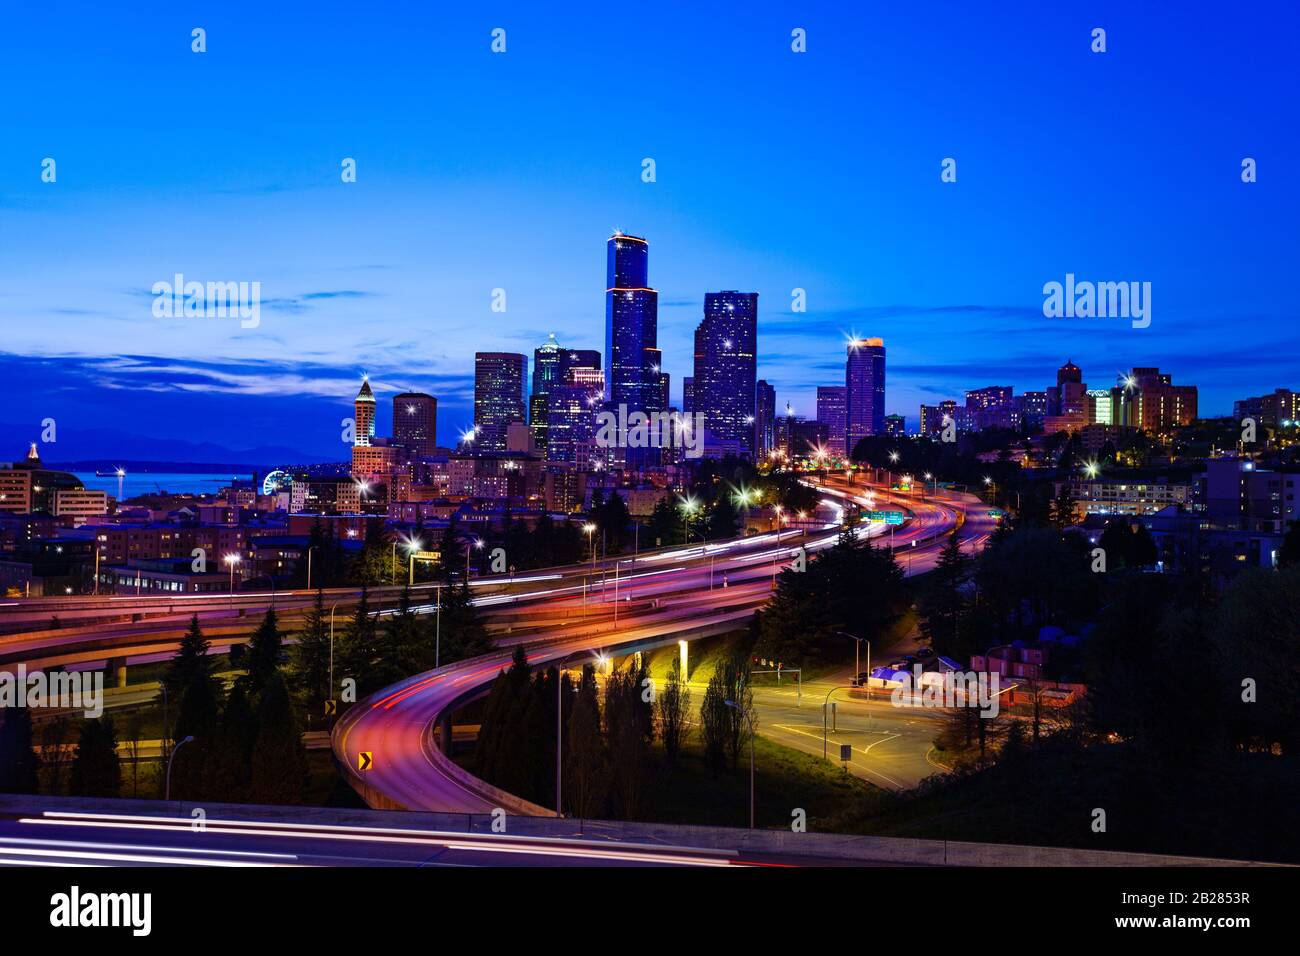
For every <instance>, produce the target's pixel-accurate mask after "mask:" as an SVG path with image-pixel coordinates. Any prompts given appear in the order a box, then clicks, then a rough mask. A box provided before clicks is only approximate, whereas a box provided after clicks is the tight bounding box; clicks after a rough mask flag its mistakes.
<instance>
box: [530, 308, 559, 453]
mask: <svg viewBox="0 0 1300 956" xmlns="http://www.w3.org/2000/svg"><path fill="white" fill-rule="evenodd" d="M563 354H564V350H563V349H562V348H560V343H559V342H557V341H556V340H555V333H554V332H552V333H551V334H550V335H549V336H548V337H547V339H546V341H545V342H543V343H542V344H541V345H539V346H538V347H537V348H535V349H534V350H533V391H532V394H531V395H529V396H528V423H529V424H530V425H531V426H532V429H533V441H535V442H536V443H537V447H538V448H545V447H546V419H547V411H548V402H549V399H550V395H551V390H552V389H553V388H555V386H556V385H558V384H559V383H560V380H561V379H562V378H563V375H562V373H561V371H560V363H561V358H560V357H561V356H562V355H563Z"/></svg>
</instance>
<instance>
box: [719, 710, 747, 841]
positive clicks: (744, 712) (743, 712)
mask: <svg viewBox="0 0 1300 956" xmlns="http://www.w3.org/2000/svg"><path fill="white" fill-rule="evenodd" d="M723 703H724V704H726V705H727V706H728V707H730V708H731V709H732V710H734V711H736V712H737V713H740V714H743V715H744V717H745V721H746V722H747V723H748V724H749V828H750V829H751V830H752V829H754V715H753V713H752V711H753V708H752V707H751V708H748V709H746V708H743V707H741V706H740V705H739V704H737V703H736V702H735V701H734V700H726V701H723Z"/></svg>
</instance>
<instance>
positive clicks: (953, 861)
mask: <svg viewBox="0 0 1300 956" xmlns="http://www.w3.org/2000/svg"><path fill="white" fill-rule="evenodd" d="M199 807H201V808H202V809H203V810H204V812H205V813H206V814H207V818H208V820H209V821H213V820H240V821H249V822H262V823H296V824H308V825H310V824H317V825H324V826H336V827H339V826H342V827H392V828H397V829H409V830H421V831H433V832H442V833H491V832H492V822H493V821H492V817H491V815H490V814H483V813H473V814H471V813H412V812H399V811H392V810H361V809H338V808H327V807H284V806H262V805H255V804H227V803H207V802H198V803H194V802H189V801H184V802H182V801H174V800H173V801H166V802H164V801H161V800H104V799H85V798H79V797H46V796H24V795H15V794H0V813H3V814H5V815H8V816H16V815H33V816H35V815H39V814H41V813H43V812H65V813H66V812H81V813H122V814H138V815H148V816H169V817H175V818H177V819H179V820H184V821H186V822H189V820H190V819H191V818H190V812H191V811H192V810H194V809H196V808H199ZM506 826H507V833H508V834H509V835H511V836H524V837H544V838H549V839H583V840H591V841H607V842H611V843H613V842H618V843H634V844H643V845H649V846H655V847H659V848H664V847H685V848H692V849H700V850H715V851H719V852H723V853H730V854H733V855H736V856H738V857H740V858H742V859H743V858H744V856H745V855H746V854H762V855H767V856H797V857H800V858H802V859H804V860H813V861H814V862H815V860H816V859H818V858H823V859H827V860H838V861H851V862H857V863H860V864H862V865H865V866H869V865H894V866H1034V867H1090V866H1111V867H1114V866H1125V867H1128V866H1137V867H1164V866H1173V867H1202V866H1280V865H1285V864H1270V863H1260V862H1255V861H1248V860H1226V859H1216V858H1211V857H1189V856H1169V855H1163V854H1156V853H1123V852H1117V851H1109V850H1078V849H1070V848H1065V847H1041V846H1019V845H1014V844H1000V843H967V842H961V841H953V840H918V839H908V838H898V837H879V836H857V835H852V834H841V833H793V832H790V831H788V830H741V829H733V828H728V827H700V826H685V825H678V824H659V823H627V822H621V821H617V820H576V819H567V818H566V819H556V818H555V817H546V816H511V817H509V818H508V820H507V823H506Z"/></svg>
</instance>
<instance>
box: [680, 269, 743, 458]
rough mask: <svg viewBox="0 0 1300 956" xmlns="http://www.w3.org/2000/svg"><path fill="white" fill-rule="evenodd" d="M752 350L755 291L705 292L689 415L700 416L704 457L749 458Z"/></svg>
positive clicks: (697, 330) (696, 330) (696, 336)
mask: <svg viewBox="0 0 1300 956" xmlns="http://www.w3.org/2000/svg"><path fill="white" fill-rule="evenodd" d="M757 346H758V293H757V292H730V291H728V292H707V293H705V295H704V319H703V321H701V322H700V324H699V325H698V326H697V327H696V329H695V375H694V382H693V398H692V411H694V412H695V413H696V414H698V415H700V416H702V420H703V423H704V453H705V454H706V455H711V456H717V455H721V454H726V453H728V452H730V453H736V454H742V455H748V456H751V457H752V456H753V454H754V400H755V399H754V391H755V388H756V375H755V373H756V371H757V361H756V354H757Z"/></svg>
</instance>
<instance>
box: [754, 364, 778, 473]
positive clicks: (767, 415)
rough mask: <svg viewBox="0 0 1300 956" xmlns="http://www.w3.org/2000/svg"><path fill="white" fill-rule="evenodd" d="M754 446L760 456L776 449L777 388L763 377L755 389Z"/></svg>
mask: <svg viewBox="0 0 1300 956" xmlns="http://www.w3.org/2000/svg"><path fill="white" fill-rule="evenodd" d="M754 448H755V451H756V452H757V453H758V454H759V455H760V456H764V455H770V454H771V453H772V452H773V451H774V450H775V449H776V389H775V388H773V387H772V386H771V385H769V384H768V383H767V382H766V381H764V380H763V379H761V378H760V379H759V380H758V384H757V385H756V386H755V389H754Z"/></svg>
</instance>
